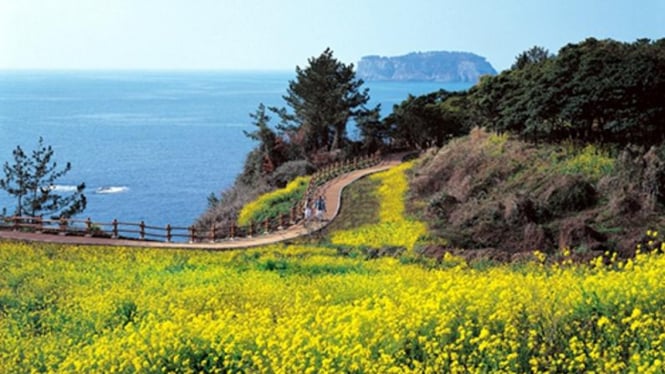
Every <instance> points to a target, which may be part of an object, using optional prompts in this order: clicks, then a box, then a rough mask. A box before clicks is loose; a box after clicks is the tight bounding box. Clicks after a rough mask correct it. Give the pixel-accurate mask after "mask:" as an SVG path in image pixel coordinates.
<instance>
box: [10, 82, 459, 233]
mask: <svg viewBox="0 0 665 374" xmlns="http://www.w3.org/2000/svg"><path fill="white" fill-rule="evenodd" d="M293 78H294V75H293V73H291V72H149V71H148V72H145V71H129V72H127V71H121V72H112V71H86V72H52V71H49V72H44V71H20V72H17V71H4V72H0V162H1V163H3V164H4V162H5V161H11V152H12V150H13V149H14V148H15V147H16V146H17V145H21V147H23V149H24V150H31V149H34V148H35V147H36V144H37V140H38V138H39V137H40V136H42V137H43V138H44V141H45V144H49V145H52V146H53V148H54V151H55V156H54V157H55V159H56V161H58V162H59V163H60V164H64V163H65V162H67V161H69V162H71V163H72V170H71V172H70V173H68V174H67V175H66V176H65V177H63V178H62V179H60V180H59V183H58V186H57V188H59V189H62V190H67V189H71V188H73V187H74V186H75V185H76V184H78V183H80V182H85V183H86V186H87V188H86V196H87V198H88V207H87V209H86V211H85V212H84V213H83V214H81V215H80V216H79V218H86V217H91V218H92V220H93V221H96V222H110V221H112V220H113V219H114V218H117V219H118V220H120V221H122V222H139V221H142V220H143V221H145V222H146V224H149V225H156V226H164V225H166V224H167V223H169V224H171V225H173V226H181V227H187V226H189V225H190V224H192V223H193V222H194V220H195V219H196V218H197V217H198V216H199V215H200V214H201V213H202V212H203V211H204V210H205V208H206V205H207V196H208V195H209V194H210V193H211V192H215V193H217V194H219V192H220V191H222V190H224V189H226V188H228V187H229V186H230V185H231V184H232V183H233V180H234V179H235V177H236V176H237V175H238V173H240V171H241V169H242V166H243V162H244V159H245V156H246V155H247V153H248V152H249V151H250V150H251V149H252V148H253V147H254V145H255V144H254V143H253V142H252V141H251V140H250V139H248V138H247V137H246V136H245V135H244V134H243V130H247V131H251V130H252V125H251V119H250V118H249V113H253V112H254V111H255V110H256V108H257V106H258V104H259V103H264V104H265V105H266V106H279V107H281V106H284V105H285V104H284V102H283V100H282V95H284V94H285V93H286V88H287V87H288V82H289V80H291V79H293ZM366 87H368V88H369V89H370V96H371V98H372V105H374V104H377V103H381V104H382V108H383V110H382V113H383V114H384V115H386V114H388V113H389V112H390V110H391V108H392V106H393V104H397V103H399V102H401V101H402V100H403V99H404V98H406V96H407V95H408V94H414V95H419V94H423V93H428V92H432V91H435V90H438V89H440V88H445V89H448V90H463V89H466V88H468V87H469V85H467V84H458V85H442V84H440V83H433V82H368V83H366ZM353 132H354V131H353V130H350V133H351V135H354V134H353ZM14 206H15V202H14V201H13V200H11V199H10V198H9V196H8V195H7V194H6V193H5V192H4V191H0V209H1V208H2V207H6V208H7V210H8V212H9V213H11V212H13V208H14Z"/></svg>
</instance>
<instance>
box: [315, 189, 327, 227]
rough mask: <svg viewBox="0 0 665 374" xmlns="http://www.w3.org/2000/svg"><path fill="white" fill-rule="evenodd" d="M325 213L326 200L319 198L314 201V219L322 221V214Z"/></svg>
mask: <svg viewBox="0 0 665 374" xmlns="http://www.w3.org/2000/svg"><path fill="white" fill-rule="evenodd" d="M325 212H326V200H325V199H324V198H323V196H322V195H321V196H319V198H318V199H316V219H318V220H319V221H323V213H325Z"/></svg>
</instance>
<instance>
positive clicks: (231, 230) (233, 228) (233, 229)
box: [229, 222, 236, 240]
mask: <svg viewBox="0 0 665 374" xmlns="http://www.w3.org/2000/svg"><path fill="white" fill-rule="evenodd" d="M235 237H236V224H235V222H234V223H231V227H229V239H231V240H233V238H235Z"/></svg>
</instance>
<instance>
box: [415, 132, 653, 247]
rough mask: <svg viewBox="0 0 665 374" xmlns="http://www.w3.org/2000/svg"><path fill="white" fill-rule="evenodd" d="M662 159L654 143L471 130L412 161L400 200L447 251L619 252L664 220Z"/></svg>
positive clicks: (637, 241) (638, 241)
mask: <svg viewBox="0 0 665 374" xmlns="http://www.w3.org/2000/svg"><path fill="white" fill-rule="evenodd" d="M664 160H665V157H663V155H662V152H661V151H660V150H658V149H655V148H654V149H651V150H649V151H648V152H645V151H644V150H631V149H630V148H628V149H625V150H622V151H620V152H619V151H612V150H603V149H599V148H596V147H594V146H586V147H583V148H581V147H577V146H574V145H572V144H570V145H563V146H562V145H546V144H544V145H538V146H535V145H532V144H528V143H524V142H521V141H519V140H515V139H511V138H509V137H508V136H505V135H497V134H492V133H488V132H485V131H483V130H479V129H476V130H474V131H472V133H471V134H470V135H469V136H467V137H464V138H460V139H457V140H455V141H453V142H451V143H450V144H449V145H447V146H445V147H443V148H441V149H439V150H436V151H431V152H430V153H428V154H426V155H425V156H424V157H423V158H422V159H421V162H420V163H419V164H418V166H416V167H415V168H414V169H413V172H412V179H411V193H412V197H411V201H410V204H409V206H410V211H411V212H412V213H413V214H417V215H419V216H420V218H421V219H422V220H423V221H426V222H429V223H430V225H429V228H430V230H431V232H432V233H433V235H435V236H439V237H441V238H445V239H446V240H447V241H448V242H449V248H464V249H482V250H484V251H485V252H487V253H489V254H490V255H491V256H493V257H496V258H500V259H510V258H511V257H519V252H525V251H527V252H528V251H533V250H540V251H543V252H549V253H554V252H555V251H557V250H558V249H562V248H568V249H570V250H571V251H572V252H573V254H574V255H576V256H580V257H584V258H591V257H593V256H595V255H598V254H599V253H602V252H604V251H607V250H609V251H618V252H619V254H620V256H624V257H625V256H630V255H632V254H633V252H634V249H635V247H636V244H637V243H640V242H644V241H646V240H647V238H645V234H644V233H645V232H646V231H647V230H648V229H660V228H662V227H663V226H665V221H664V220H663V217H665V215H664V213H665V211H664V210H663V202H664V200H665V199H663V192H665V191H661V190H660V188H659V186H661V185H662V182H663V180H664V176H665V170H664V168H663V165H665V161H664ZM429 250H434V249H432V248H429Z"/></svg>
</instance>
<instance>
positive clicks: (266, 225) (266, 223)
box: [263, 218, 270, 234]
mask: <svg viewBox="0 0 665 374" xmlns="http://www.w3.org/2000/svg"><path fill="white" fill-rule="evenodd" d="M263 230H264V231H265V233H266V234H268V233H269V232H270V220H269V219H268V218H266V219H265V221H263Z"/></svg>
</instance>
